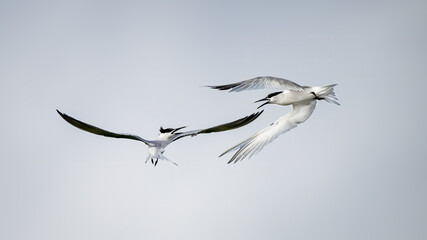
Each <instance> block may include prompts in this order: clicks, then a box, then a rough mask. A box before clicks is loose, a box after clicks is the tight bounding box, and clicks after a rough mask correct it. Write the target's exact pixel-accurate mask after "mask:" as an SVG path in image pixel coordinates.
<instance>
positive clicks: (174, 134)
mask: <svg viewBox="0 0 427 240" xmlns="http://www.w3.org/2000/svg"><path fill="white" fill-rule="evenodd" d="M56 111H57V112H58V114H59V115H60V116H61V117H62V118H63V119H64V120H65V121H67V122H68V123H69V124H71V125H73V126H74V127H76V128H79V129H81V130H83V131H86V132H90V133H93V134H96V135H102V136H105V137H113V138H126V139H132V140H137V141H141V142H143V143H145V144H146V145H147V146H148V156H147V159H146V160H145V162H146V163H147V162H148V160H151V163H152V164H153V165H154V166H156V165H157V163H158V161H159V160H166V161H169V162H171V163H173V164H175V165H178V164H176V163H175V162H172V161H171V160H169V159H168V158H166V157H165V156H164V155H163V153H164V151H165V148H166V147H167V146H168V145H169V144H171V143H172V142H174V141H176V140H178V139H180V138H183V137H187V136H196V135H198V134H202V133H213V132H222V131H228V130H232V129H235V128H240V127H243V126H245V125H246V124H248V123H250V122H252V121H253V120H255V119H256V118H258V117H259V115H261V113H262V112H263V111H259V112H256V113H253V114H251V115H249V116H246V117H243V118H240V119H238V120H235V121H233V122H229V123H225V124H221V125H218V126H214V127H210V128H205V129H198V130H192V131H187V132H178V131H179V130H181V129H183V128H186V127H187V126H184V127H179V128H163V127H160V133H159V135H158V138H157V139H156V140H146V139H144V138H142V137H140V136H137V135H133V134H124V133H114V132H110V131H107V130H104V129H101V128H98V127H95V126H92V125H90V124H87V123H84V122H82V121H79V120H77V119H75V118H72V117H70V116H68V115H66V114H64V113H62V112H60V111H58V110H56Z"/></svg>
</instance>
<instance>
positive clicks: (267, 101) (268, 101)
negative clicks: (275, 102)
mask: <svg viewBox="0 0 427 240" xmlns="http://www.w3.org/2000/svg"><path fill="white" fill-rule="evenodd" d="M262 101H266V102H265V103H263V104H261V105H260V106H259V107H257V108H256V109H260V108H261V107H262V106H264V105H266V104H269V103H270V99H268V98H263V99H260V100H258V101H255V103H257V102H262Z"/></svg>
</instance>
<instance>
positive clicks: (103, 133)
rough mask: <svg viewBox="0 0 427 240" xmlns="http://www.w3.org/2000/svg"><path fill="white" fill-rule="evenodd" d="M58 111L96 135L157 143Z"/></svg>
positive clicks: (78, 126)
mask: <svg viewBox="0 0 427 240" xmlns="http://www.w3.org/2000/svg"><path fill="white" fill-rule="evenodd" d="M56 111H57V112H58V114H59V115H60V116H61V117H62V118H63V119H64V120H65V121H67V122H68V123H69V124H71V125H73V126H74V127H76V128H79V129H81V130H83V131H86V132H90V133H93V134H96V135H101V136H105V137H113V138H127V139H132V140H137V141H141V142H143V143H145V144H147V145H148V146H153V145H154V144H155V142H154V141H149V140H145V139H143V138H141V137H139V136H136V135H132V134H123V133H113V132H109V131H106V130H104V129H101V128H98V127H95V126H92V125H90V124H87V123H84V122H82V121H79V120H77V119H75V118H72V117H70V116H68V115H67V114H64V113H62V112H60V111H58V109H57V110H56Z"/></svg>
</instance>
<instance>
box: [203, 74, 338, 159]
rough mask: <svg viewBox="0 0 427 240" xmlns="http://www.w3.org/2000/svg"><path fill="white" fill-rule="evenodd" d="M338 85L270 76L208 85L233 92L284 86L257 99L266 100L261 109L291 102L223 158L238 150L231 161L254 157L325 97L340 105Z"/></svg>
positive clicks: (300, 120)
mask: <svg viewBox="0 0 427 240" xmlns="http://www.w3.org/2000/svg"><path fill="white" fill-rule="evenodd" d="M335 86H336V84H332V85H328V86H324V87H309V86H300V85H299V84H297V83H295V82H292V81H290V80H287V79H283V78H277V77H271V76H264V77H257V78H252V79H249V80H246V81H241V82H237V83H232V84H226V85H219V86H208V87H210V88H213V89H218V90H229V91H230V92H240V91H245V90H253V89H263V88H270V89H282V90H281V91H279V92H274V93H271V94H269V95H267V97H265V98H263V99H260V100H258V101H256V102H263V101H265V102H264V103H263V104H261V105H260V106H259V107H258V108H261V107H263V106H264V105H266V104H278V105H283V106H286V105H292V110H291V112H289V113H287V114H286V115H284V116H282V117H281V118H279V119H277V120H276V121H275V122H273V123H272V124H271V125H270V126H268V127H266V128H264V129H262V130H261V131H259V132H257V133H256V134H254V135H252V136H251V137H249V138H247V139H246V140H244V141H242V142H240V143H238V144H236V145H235V146H233V147H231V148H230V149H228V150H227V151H225V152H224V153H222V154H221V155H220V157H221V156H223V155H224V154H226V153H228V152H231V151H235V150H236V153H235V154H234V155H233V157H232V158H231V159H230V160H229V161H228V163H231V162H234V163H236V162H238V161H240V160H243V159H244V158H245V157H247V156H249V158H250V157H252V156H253V155H255V154H257V153H258V152H260V151H261V149H263V148H264V146H265V145H267V144H268V143H270V142H272V141H273V140H275V139H276V138H277V137H278V136H279V135H281V134H283V133H285V132H287V131H289V130H291V129H292V128H294V127H296V126H297V125H298V124H300V123H303V122H305V121H306V120H307V119H308V118H309V117H310V115H311V114H312V113H313V111H314V108H315V107H316V103H317V100H325V101H327V102H329V103H333V104H336V105H340V104H339V103H338V102H337V100H338V99H337V98H336V97H335V93H334V87H335Z"/></svg>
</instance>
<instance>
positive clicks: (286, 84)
mask: <svg viewBox="0 0 427 240" xmlns="http://www.w3.org/2000/svg"><path fill="white" fill-rule="evenodd" d="M208 87H210V88H212V89H218V90H230V92H240V91H245V90H253V89H263V88H271V89H286V90H293V91H303V88H302V87H301V86H300V85H298V84H297V83H295V82H292V81H290V80H287V79H283V78H277V77H271V76H265V77H256V78H252V79H249V80H245V81H241V82H237V83H231V84H226V85H218V86H208Z"/></svg>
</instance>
